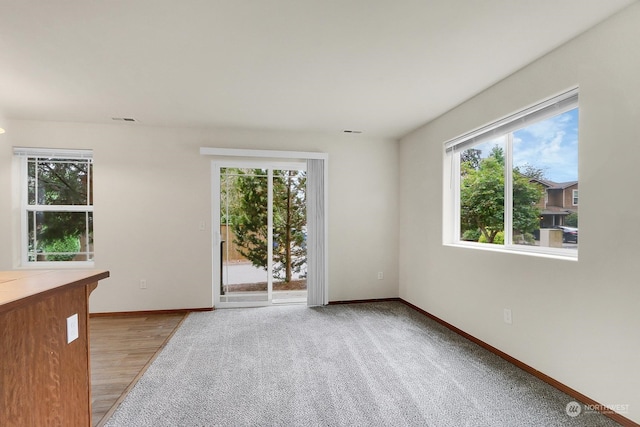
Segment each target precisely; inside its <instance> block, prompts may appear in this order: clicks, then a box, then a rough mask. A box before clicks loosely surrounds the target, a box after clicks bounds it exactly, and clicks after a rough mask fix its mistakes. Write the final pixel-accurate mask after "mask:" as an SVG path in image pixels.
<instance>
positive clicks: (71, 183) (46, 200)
mask: <svg viewBox="0 0 640 427" xmlns="http://www.w3.org/2000/svg"><path fill="white" fill-rule="evenodd" d="M32 165H34V166H32ZM89 168H90V162H89V161H87V160H73V159H56V158H50V159H44V158H38V159H37V160H36V159H29V167H28V173H29V176H28V186H29V204H40V205H86V204H88V201H89V194H90V189H89V186H90V185H91V180H90V179H89V173H90V170H89ZM32 183H33V184H32ZM36 184H37V192H36V188H35V185H36ZM34 193H35V194H34Z"/></svg>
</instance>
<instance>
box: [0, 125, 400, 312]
mask: <svg viewBox="0 0 640 427" xmlns="http://www.w3.org/2000/svg"><path fill="white" fill-rule="evenodd" d="M10 125H11V131H10V132H9V131H8V132H7V134H5V135H4V136H6V137H8V138H5V139H4V140H2V142H0V195H1V197H2V200H3V203H2V205H1V206H0V241H1V242H2V244H1V245H0V270H5V269H11V268H16V267H18V265H16V263H17V261H16V260H17V259H19V257H18V256H17V254H18V249H17V248H18V240H19V230H18V224H19V216H18V215H17V214H18V211H17V210H16V209H14V210H13V211H12V209H11V203H10V202H11V193H12V186H13V185H15V182H13V183H12V182H11V178H12V176H11V173H10V172H9V171H10V169H11V164H12V146H27V147H57V148H91V149H93V150H94V161H95V181H94V190H95V200H94V203H95V214H94V215H95V225H94V234H95V258H96V263H95V264H96V268H100V269H108V270H110V272H111V278H110V279H108V280H105V281H104V282H103V283H102V284H101V285H100V286H99V287H98V289H97V290H96V291H94V293H93V294H92V297H91V310H92V311H93V312H112V311H136V310H161V309H175V308H200V307H211V305H212V283H211V230H210V219H211V160H212V159H211V158H209V157H205V156H201V155H200V154H199V148H200V147H201V146H207V147H223V148H246V149H252V148H255V149H275V150H295V151H318V152H327V153H329V192H330V193H329V204H330V206H329V238H330V241H329V245H330V256H329V269H330V270H329V298H330V300H331V301H335V300H350V299H366V298H387V297H397V296H398V269H397V258H396V254H397V251H398V243H397V242H398V220H397V204H398V170H397V165H398V146H397V141H392V140H376V139H372V138H367V137H366V136H365V135H343V134H340V133H337V134H336V135H328V134H305V133H293V132H268V131H240V130H195V129H177V128H154V127H145V126H142V125H139V124H135V125H128V124H113V125H111V124H109V125H96V124H78V123H51V122H35V121H11V122H10ZM200 221H206V224H207V230H206V231H200V230H199V227H198V226H199V223H200ZM11 224H13V225H11ZM378 271H384V273H385V274H384V279H383V280H377V272H378ZM141 278H145V279H147V283H148V288H147V289H146V290H141V289H139V280H140V279H141Z"/></svg>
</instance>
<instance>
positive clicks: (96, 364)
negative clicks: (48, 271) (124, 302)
mask: <svg viewBox="0 0 640 427" xmlns="http://www.w3.org/2000/svg"><path fill="white" fill-rule="evenodd" d="M185 316H186V314H184V313H177V314H176V313H173V314H147V315H125V316H105V317H91V318H90V320H89V328H90V341H91V405H92V412H93V417H92V419H93V426H94V427H96V426H101V425H102V424H104V423H105V422H106V421H107V420H108V419H109V417H110V416H111V414H112V413H113V411H114V410H115V409H116V408H117V405H118V404H119V403H120V401H121V400H122V399H124V397H125V396H126V393H127V392H128V391H129V389H130V388H131V387H133V385H134V384H135V382H136V381H137V379H138V378H139V377H140V376H141V375H142V373H143V372H144V370H145V369H146V367H147V366H148V365H149V364H150V363H151V362H152V361H153V359H154V358H155V355H156V354H157V353H158V352H159V350H160V349H162V348H163V347H164V345H165V344H166V342H167V341H168V340H169V338H170V337H171V335H173V332H174V331H175V330H176V328H177V327H178V325H180V322H182V320H183V319H184V318H185Z"/></svg>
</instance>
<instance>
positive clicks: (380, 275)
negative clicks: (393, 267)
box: [378, 271, 384, 280]
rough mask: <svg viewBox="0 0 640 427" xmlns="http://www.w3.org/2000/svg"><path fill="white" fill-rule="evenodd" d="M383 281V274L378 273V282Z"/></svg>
mask: <svg viewBox="0 0 640 427" xmlns="http://www.w3.org/2000/svg"><path fill="white" fill-rule="evenodd" d="M382 279H384V273H383V272H382V271H378V280H382Z"/></svg>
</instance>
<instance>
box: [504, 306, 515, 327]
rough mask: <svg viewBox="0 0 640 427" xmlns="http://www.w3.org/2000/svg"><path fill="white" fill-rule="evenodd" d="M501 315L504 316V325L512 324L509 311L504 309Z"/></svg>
mask: <svg viewBox="0 0 640 427" xmlns="http://www.w3.org/2000/svg"><path fill="white" fill-rule="evenodd" d="M503 314H504V323H506V324H508V325H511V324H512V323H513V318H512V317H511V309H510V308H505V309H504V313H503Z"/></svg>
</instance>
